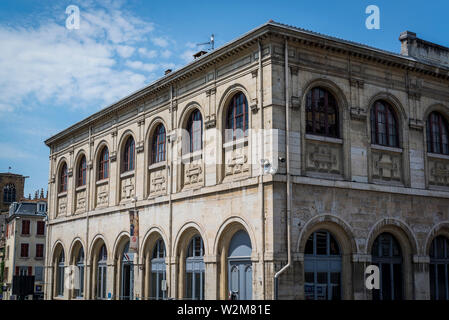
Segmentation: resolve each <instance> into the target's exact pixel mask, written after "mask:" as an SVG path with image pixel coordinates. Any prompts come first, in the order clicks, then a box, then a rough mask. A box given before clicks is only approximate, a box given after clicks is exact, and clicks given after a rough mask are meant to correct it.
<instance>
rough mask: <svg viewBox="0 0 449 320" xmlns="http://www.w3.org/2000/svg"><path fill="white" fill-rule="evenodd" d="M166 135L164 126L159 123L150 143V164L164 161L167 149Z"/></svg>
mask: <svg viewBox="0 0 449 320" xmlns="http://www.w3.org/2000/svg"><path fill="white" fill-rule="evenodd" d="M166 141H167V133H166V130H165V126H164V124H162V123H159V124H158V125H157V126H156V128H155V130H154V133H153V137H152V141H151V164H156V163H159V162H163V161H165V158H166V151H167V150H166V147H167V143H166ZM161 148H162V151H161Z"/></svg>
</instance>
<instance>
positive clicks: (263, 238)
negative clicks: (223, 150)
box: [258, 40, 265, 300]
mask: <svg viewBox="0 0 449 320" xmlns="http://www.w3.org/2000/svg"><path fill="white" fill-rule="evenodd" d="M258 89H259V97H258V102H259V112H260V130H261V132H262V134H261V147H260V149H261V155H262V158H263V157H264V143H265V142H264V132H263V127H264V125H263V103H262V99H263V91H262V90H263V81H262V42H261V40H259V88H258ZM261 171H262V172H261V175H260V179H259V190H260V222H261V229H262V247H261V251H262V300H265V205H264V189H263V168H262V167H261Z"/></svg>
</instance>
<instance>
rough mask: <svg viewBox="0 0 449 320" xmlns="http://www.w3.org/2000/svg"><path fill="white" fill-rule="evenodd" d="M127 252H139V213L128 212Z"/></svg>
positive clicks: (136, 211)
mask: <svg viewBox="0 0 449 320" xmlns="http://www.w3.org/2000/svg"><path fill="white" fill-rule="evenodd" d="M129 237H130V239H129V252H135V253H137V252H138V250H139V211H138V210H129Z"/></svg>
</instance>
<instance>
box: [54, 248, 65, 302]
mask: <svg viewBox="0 0 449 320" xmlns="http://www.w3.org/2000/svg"><path fill="white" fill-rule="evenodd" d="M57 263H58V265H57V266H56V295H57V296H59V297H63V296H64V272H65V265H64V263H65V259H64V250H61V253H60V254H59V257H58V260H57Z"/></svg>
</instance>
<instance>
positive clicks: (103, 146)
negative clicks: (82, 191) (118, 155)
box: [93, 140, 111, 181]
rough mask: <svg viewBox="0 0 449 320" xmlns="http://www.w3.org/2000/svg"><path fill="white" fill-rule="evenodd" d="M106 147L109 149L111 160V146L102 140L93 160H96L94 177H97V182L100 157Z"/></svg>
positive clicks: (94, 162)
mask: <svg viewBox="0 0 449 320" xmlns="http://www.w3.org/2000/svg"><path fill="white" fill-rule="evenodd" d="M105 147H106V148H107V149H108V153H109V159H110V157H111V149H110V148H109V144H108V142H107V141H106V140H101V141H100V143H98V144H97V147H96V148H95V153H94V158H93V159H94V160H93V170H94V175H95V179H94V180H95V181H97V178H98V165H99V162H100V156H101V153H102V152H103V149H104V148H105ZM109 161H110V160H109Z"/></svg>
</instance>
